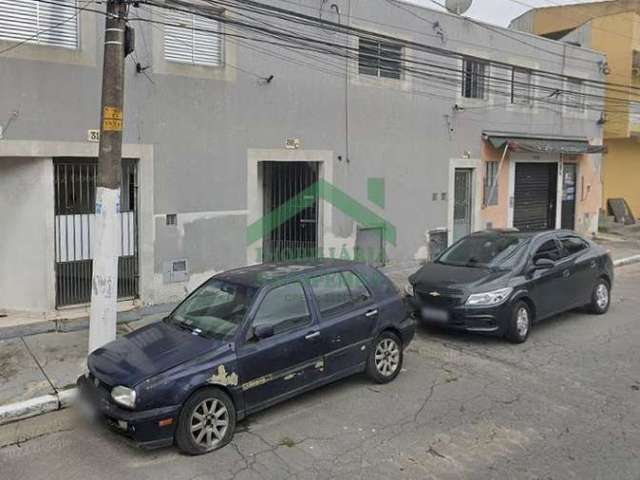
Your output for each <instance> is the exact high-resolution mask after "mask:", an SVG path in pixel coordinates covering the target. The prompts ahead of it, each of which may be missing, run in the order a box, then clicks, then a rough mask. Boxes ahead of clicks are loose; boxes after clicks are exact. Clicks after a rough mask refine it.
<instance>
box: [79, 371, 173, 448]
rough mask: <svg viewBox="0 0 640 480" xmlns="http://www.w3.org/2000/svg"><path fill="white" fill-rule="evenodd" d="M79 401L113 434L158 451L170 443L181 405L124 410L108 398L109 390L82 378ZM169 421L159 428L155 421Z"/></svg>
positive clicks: (80, 379) (109, 395) (171, 442)
mask: <svg viewBox="0 0 640 480" xmlns="http://www.w3.org/2000/svg"><path fill="white" fill-rule="evenodd" d="M77 385H78V391H79V392H80V397H81V398H80V401H81V402H85V404H86V405H87V406H88V407H89V408H90V409H92V411H93V412H95V416H96V417H97V418H98V419H99V420H101V421H102V422H103V423H105V424H106V425H107V426H109V427H110V428H111V429H113V430H114V431H116V432H118V433H120V434H122V435H125V436H127V437H128V438H130V439H132V440H133V441H134V442H135V443H137V444H138V445H139V446H140V447H142V448H159V447H165V446H169V445H171V444H173V437H174V433H175V428H176V425H177V423H178V414H179V412H180V405H174V406H168V407H160V408H154V409H151V410H127V409H125V408H122V407H119V406H118V405H117V404H115V403H114V402H113V400H112V399H111V394H110V393H109V391H108V390H107V389H106V388H104V387H102V386H95V385H94V383H93V382H92V381H91V380H90V379H88V378H86V377H85V376H84V375H83V376H81V377H80V378H78V381H77ZM169 418H171V419H172V422H171V423H170V424H169V425H166V426H162V427H161V426H160V425H159V423H158V422H160V421H161V420H167V419H169Z"/></svg>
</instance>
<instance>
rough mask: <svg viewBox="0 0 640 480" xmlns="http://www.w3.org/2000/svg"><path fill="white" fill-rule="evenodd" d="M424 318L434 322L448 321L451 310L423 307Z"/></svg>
mask: <svg viewBox="0 0 640 480" xmlns="http://www.w3.org/2000/svg"><path fill="white" fill-rule="evenodd" d="M422 318H423V319H425V320H430V321H432V322H438V323H447V322H448V321H449V312H447V311H446V310H443V309H441V308H433V307H422Z"/></svg>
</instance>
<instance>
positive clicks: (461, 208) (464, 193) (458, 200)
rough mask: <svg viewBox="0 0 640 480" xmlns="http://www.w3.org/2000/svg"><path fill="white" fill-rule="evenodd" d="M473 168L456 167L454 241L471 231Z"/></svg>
mask: <svg viewBox="0 0 640 480" xmlns="http://www.w3.org/2000/svg"><path fill="white" fill-rule="evenodd" d="M472 179H473V169H471V168H456V169H455V178H454V185H453V241H454V242H455V241H457V240H459V239H460V238H462V237H464V236H466V235H469V234H470V233H471V223H472V222H471V215H472V212H473V186H472Z"/></svg>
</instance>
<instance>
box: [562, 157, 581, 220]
mask: <svg viewBox="0 0 640 480" xmlns="http://www.w3.org/2000/svg"><path fill="white" fill-rule="evenodd" d="M576 176H577V165H576V164H575V163H565V164H564V166H563V172H562V211H561V214H562V220H561V223H562V228H566V229H568V230H573V229H574V228H575V226H576V222H575V221H576Z"/></svg>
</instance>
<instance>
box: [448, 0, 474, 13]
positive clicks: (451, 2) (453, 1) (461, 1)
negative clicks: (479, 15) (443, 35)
mask: <svg viewBox="0 0 640 480" xmlns="http://www.w3.org/2000/svg"><path fill="white" fill-rule="evenodd" d="M472 1H473V0H446V1H445V2H444V6H445V8H446V9H447V10H448V11H449V12H450V13H454V14H456V15H462V14H463V13H464V12H466V11H467V10H469V7H471V2H472Z"/></svg>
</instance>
